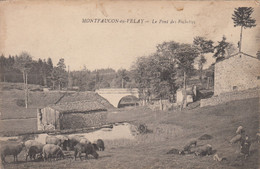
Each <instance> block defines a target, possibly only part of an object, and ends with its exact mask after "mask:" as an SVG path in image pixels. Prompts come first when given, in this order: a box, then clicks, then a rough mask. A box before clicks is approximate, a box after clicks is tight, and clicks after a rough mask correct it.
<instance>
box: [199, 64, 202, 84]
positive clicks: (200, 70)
mask: <svg viewBox="0 0 260 169" xmlns="http://www.w3.org/2000/svg"><path fill="white" fill-rule="evenodd" d="M202 69H203V65H202V63H200V64H199V79H200V83H201V85H203V83H202Z"/></svg>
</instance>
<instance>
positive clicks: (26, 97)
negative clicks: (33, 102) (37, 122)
mask: <svg viewBox="0 0 260 169" xmlns="http://www.w3.org/2000/svg"><path fill="white" fill-rule="evenodd" d="M25 86H26V90H25V108H26V109H27V108H28V100H29V99H28V74H27V73H26V74H25Z"/></svg>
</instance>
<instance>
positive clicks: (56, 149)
mask: <svg viewBox="0 0 260 169" xmlns="http://www.w3.org/2000/svg"><path fill="white" fill-rule="evenodd" d="M42 154H43V159H44V161H46V160H48V159H49V160H50V159H51V158H55V160H57V158H59V157H62V158H63V159H64V154H63V152H62V149H61V147H60V146H58V145H54V144H46V145H44V146H43V149H42Z"/></svg>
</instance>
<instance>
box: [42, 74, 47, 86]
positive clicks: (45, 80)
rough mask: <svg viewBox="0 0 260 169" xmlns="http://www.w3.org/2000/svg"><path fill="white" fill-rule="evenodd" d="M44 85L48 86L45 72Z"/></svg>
mask: <svg viewBox="0 0 260 169" xmlns="http://www.w3.org/2000/svg"><path fill="white" fill-rule="evenodd" d="M43 85H44V86H47V77H46V75H45V74H44V75H43Z"/></svg>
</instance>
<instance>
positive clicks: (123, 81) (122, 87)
mask: <svg viewBox="0 0 260 169" xmlns="http://www.w3.org/2000/svg"><path fill="white" fill-rule="evenodd" d="M122 88H124V79H123V78H122Z"/></svg>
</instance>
